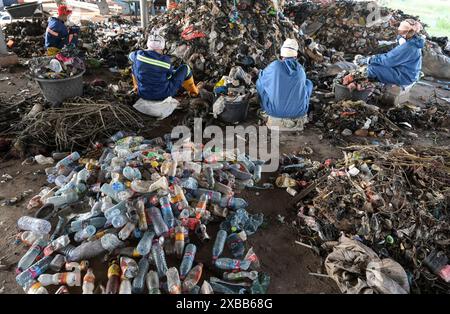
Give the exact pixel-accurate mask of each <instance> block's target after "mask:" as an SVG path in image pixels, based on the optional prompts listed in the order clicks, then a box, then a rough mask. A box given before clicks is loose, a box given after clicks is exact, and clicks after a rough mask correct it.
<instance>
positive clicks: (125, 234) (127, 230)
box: [118, 221, 136, 241]
mask: <svg viewBox="0 0 450 314" xmlns="http://www.w3.org/2000/svg"><path fill="white" fill-rule="evenodd" d="M135 228H136V225H135V224H134V223H132V222H131V221H129V222H127V224H126V225H125V226H123V228H122V229H121V230H120V231H119V233H118V236H119V239H120V240H122V241H125V240H126V239H128V238H129V237H130V235H131V233H132V232H133V230H134V229H135Z"/></svg>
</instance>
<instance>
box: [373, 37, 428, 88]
mask: <svg viewBox="0 0 450 314" xmlns="http://www.w3.org/2000/svg"><path fill="white" fill-rule="evenodd" d="M424 45H425V40H424V39H423V38H422V37H420V36H417V35H416V36H414V37H413V38H411V39H410V40H408V41H407V42H406V43H404V44H403V45H399V46H397V47H395V48H394V49H392V50H391V51H389V52H388V53H385V54H380V55H376V56H373V57H372V58H371V59H370V62H369V66H368V75H369V77H370V78H376V79H377V80H378V81H380V82H381V83H385V84H396V85H400V86H407V85H411V84H412V83H414V82H416V81H418V80H419V77H420V71H421V69H422V48H423V47H424Z"/></svg>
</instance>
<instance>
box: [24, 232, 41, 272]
mask: <svg viewBox="0 0 450 314" xmlns="http://www.w3.org/2000/svg"><path fill="white" fill-rule="evenodd" d="M47 243H48V241H46V240H44V239H43V238H42V237H41V238H38V239H37V240H36V241H35V242H34V243H33V245H32V246H31V247H30V248H29V249H28V251H27V252H26V253H25V255H24V256H22V258H21V259H20V260H19V263H18V264H17V269H18V271H19V272H21V271H23V270H25V269H27V268H28V267H30V266H31V265H33V263H34V262H35V260H36V259H37V258H38V257H40V256H42V251H43V250H44V246H45V245H46V244H47Z"/></svg>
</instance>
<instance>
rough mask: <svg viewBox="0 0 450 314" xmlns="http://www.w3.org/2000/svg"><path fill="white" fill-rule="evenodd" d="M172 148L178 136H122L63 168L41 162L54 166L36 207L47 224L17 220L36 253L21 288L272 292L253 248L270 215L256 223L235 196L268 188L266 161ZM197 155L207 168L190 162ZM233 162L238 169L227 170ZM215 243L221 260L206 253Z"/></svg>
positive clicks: (24, 263) (30, 255)
mask: <svg viewBox="0 0 450 314" xmlns="http://www.w3.org/2000/svg"><path fill="white" fill-rule="evenodd" d="M172 147H174V143H173V142H172V141H171V140H170V136H164V139H163V138H155V139H152V140H146V139H144V138H143V137H140V136H134V135H130V134H126V133H124V132H119V133H117V134H115V135H114V136H113V137H111V138H110V139H109V140H108V141H107V144H106V145H105V147H104V148H103V149H98V150H95V151H91V152H89V153H88V154H87V155H86V156H84V158H81V156H80V155H79V153H77V152H74V153H72V154H70V155H68V156H66V157H64V158H63V159H61V160H59V161H58V162H57V163H56V165H55V164H53V162H54V160H53V159H52V158H51V157H47V158H45V157H43V156H40V157H36V160H37V161H38V162H39V163H41V164H46V163H48V164H51V166H50V167H49V168H47V169H46V173H47V175H48V181H49V183H50V184H51V186H54V187H53V188H50V187H51V186H50V187H48V188H44V189H43V190H42V191H41V192H40V194H39V195H36V196H35V197H33V198H32V199H31V200H30V202H29V204H28V208H29V209H30V210H32V209H33V208H40V209H39V210H38V212H37V213H36V217H38V218H36V217H30V216H23V217H21V218H20V219H19V220H18V227H19V229H21V230H23V231H24V232H23V233H21V234H20V236H19V242H23V243H24V244H26V245H27V246H29V249H28V251H27V252H26V254H25V255H24V256H23V257H22V258H21V259H20V261H19V263H18V268H17V272H18V274H17V277H16V280H17V283H18V284H19V285H20V286H22V287H23V288H24V290H25V291H26V292H27V293H30V294H34V293H39V294H42V293H44V294H45V293H48V292H49V290H50V291H52V290H51V289H52V287H55V286H59V289H58V290H57V293H67V292H68V291H69V288H68V287H73V288H70V290H71V291H72V292H80V288H79V287H80V286H81V290H82V292H83V293H84V294H92V293H94V289H95V288H97V289H95V291H96V293H102V292H103V293H109V294H116V293H123V294H126V293H147V292H148V293H151V294H159V293H171V294H179V293H226V294H235V293H265V291H266V290H267V287H268V284H269V281H270V277H269V276H268V275H267V274H266V273H263V272H261V271H259V269H258V268H259V260H258V257H257V256H256V254H255V252H254V251H253V249H252V248H250V249H247V248H246V246H247V245H246V243H247V242H246V240H247V236H251V235H252V234H253V233H255V232H256V231H257V229H258V227H259V226H260V225H261V224H262V223H263V215H262V214H250V213H249V212H248V211H247V207H248V204H247V202H246V201H245V200H244V199H242V198H238V197H236V195H234V191H235V189H242V188H244V187H245V186H248V185H252V184H254V183H255V182H257V181H258V180H259V179H260V175H261V164H262V163H263V162H262V161H251V160H250V159H248V158H247V157H246V156H245V155H242V154H239V153H238V152H236V151H224V152H213V151H210V152H204V153H203V155H202V154H201V149H202V147H201V146H199V145H194V144H193V143H191V142H184V144H183V146H182V147H183V148H182V149H181V150H178V151H175V150H171V149H172ZM193 154H195V156H197V155H198V154H200V155H198V156H200V157H199V158H200V160H201V162H200V161H198V162H194V161H182V160H183V159H182V156H185V158H186V156H187V155H191V156H192V155H193ZM224 155H226V157H227V160H230V162H226V161H223V162H220V161H218V160H220V158H221V156H224ZM54 157H55V158H61V157H63V156H59V157H56V156H54ZM231 160H234V162H232V161H231ZM219 223H220V224H219ZM212 225H216V227H215V228H214V229H213V226H212ZM217 226H218V227H219V231H218V232H217V233H216V232H214V234H213V233H212V232H213V230H216V229H217ZM210 239H211V240H212V241H214V246H213V248H212V252H211V251H209V252H205V251H204V250H203V247H204V246H205V243H206V242H208V241H209V240H210ZM196 254H197V255H196ZM102 256H103V257H104V258H103V259H101V257H102ZM93 261H96V262H99V263H100V264H101V266H100V267H96V268H94V267H92V265H93V264H90V263H91V262H93ZM206 272H207V273H208V274H209V277H207V276H206V275H205V273H206ZM105 275H107V278H106V277H105ZM77 287H78V288H77Z"/></svg>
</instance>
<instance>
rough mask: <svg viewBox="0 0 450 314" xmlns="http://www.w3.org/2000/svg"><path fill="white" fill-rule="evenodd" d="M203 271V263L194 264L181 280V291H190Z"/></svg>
mask: <svg viewBox="0 0 450 314" xmlns="http://www.w3.org/2000/svg"><path fill="white" fill-rule="evenodd" d="M202 273H203V264H202V263H199V264H198V265H196V266H194V267H193V268H192V269H191V270H190V271H189V273H188V274H187V276H186V279H184V281H183V292H189V291H191V290H192V289H193V288H194V286H195V285H197V283H198V282H199V281H200V278H201V277H202Z"/></svg>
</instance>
